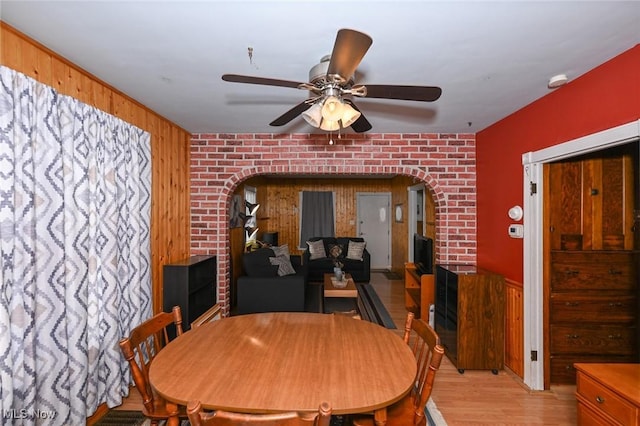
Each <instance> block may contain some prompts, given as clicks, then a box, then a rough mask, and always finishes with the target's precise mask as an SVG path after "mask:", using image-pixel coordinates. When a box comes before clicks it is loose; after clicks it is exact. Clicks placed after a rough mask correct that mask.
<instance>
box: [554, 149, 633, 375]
mask: <svg viewBox="0 0 640 426" xmlns="http://www.w3.org/2000/svg"><path fill="white" fill-rule="evenodd" d="M637 149H638V146H637V144H636V145H635V146H634V145H633V144H631V145H628V146H622V147H617V148H613V149H611V150H607V151H604V152H600V153H595V154H589V155H587V156H583V157H578V158H575V159H569V160H566V161H561V162H558V163H553V164H550V165H549V166H548V193H546V195H545V199H546V200H548V201H547V202H546V203H547V208H546V210H547V212H548V216H547V217H548V229H547V230H546V233H547V237H548V241H549V245H548V250H547V252H546V257H545V258H546V259H548V263H547V266H546V268H545V271H546V276H547V279H546V280H545V294H546V300H547V303H546V306H547V307H548V308H547V310H546V314H545V326H546V327H545V328H546V329H547V330H548V333H547V335H546V336H545V347H546V348H547V349H546V351H545V361H546V364H545V365H546V372H547V376H546V380H545V381H546V382H547V383H548V384H573V383H575V381H576V370H575V368H574V364H575V363H577V362H600V363H615V362H638V361H639V359H638V340H639V338H638V309H639V305H638V303H639V300H638V288H639V286H638V268H639V263H640V257H639V256H638V251H637V249H638V247H637V238H638V236H637V233H638V230H637V225H636V224H635V222H634V220H635V219H634V209H635V208H637V207H636V206H637V205H638V202H639V201H638V199H637V198H638V196H637V191H638V185H637V184H636V182H637V181H638V170H637V168H638V165H637V164H638V153H637Z"/></svg>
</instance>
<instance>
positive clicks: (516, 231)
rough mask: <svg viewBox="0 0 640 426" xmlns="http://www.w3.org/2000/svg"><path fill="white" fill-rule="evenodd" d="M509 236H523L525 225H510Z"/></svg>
mask: <svg viewBox="0 0 640 426" xmlns="http://www.w3.org/2000/svg"><path fill="white" fill-rule="evenodd" d="M509 236H510V237H511V238H523V237H524V226H522V225H520V224H517V223H512V224H511V225H509Z"/></svg>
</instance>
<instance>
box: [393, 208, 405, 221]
mask: <svg viewBox="0 0 640 426" xmlns="http://www.w3.org/2000/svg"><path fill="white" fill-rule="evenodd" d="M394 216H395V218H396V222H398V223H401V222H402V220H403V218H402V204H396V205H395V208H394Z"/></svg>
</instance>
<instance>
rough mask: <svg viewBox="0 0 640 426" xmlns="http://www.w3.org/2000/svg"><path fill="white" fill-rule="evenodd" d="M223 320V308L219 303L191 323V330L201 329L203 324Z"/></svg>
mask: <svg viewBox="0 0 640 426" xmlns="http://www.w3.org/2000/svg"><path fill="white" fill-rule="evenodd" d="M221 318H222V307H221V306H220V304H219V303H216V304H215V305H213V306H212V307H211V308H210V309H208V310H207V311H206V312H205V313H203V314H202V315H200V316H199V317H198V318H196V319H194V320H193V321H191V324H190V325H189V326H190V327H191V329H192V330H193V329H194V328H197V327H200V326H201V325H202V324H206V323H208V322H211V321H217V320H219V319H221Z"/></svg>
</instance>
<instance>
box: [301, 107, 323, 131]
mask: <svg viewBox="0 0 640 426" xmlns="http://www.w3.org/2000/svg"><path fill="white" fill-rule="evenodd" d="M302 118H304V121H306V122H307V123H309V125H311V126H313V127H316V128H318V127H320V122H321V121H322V105H320V103H316V104H313V105H312V106H311V108H309V109H308V110H306V111H305V112H303V113H302Z"/></svg>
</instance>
